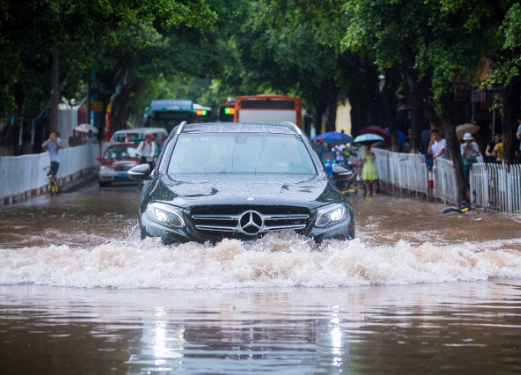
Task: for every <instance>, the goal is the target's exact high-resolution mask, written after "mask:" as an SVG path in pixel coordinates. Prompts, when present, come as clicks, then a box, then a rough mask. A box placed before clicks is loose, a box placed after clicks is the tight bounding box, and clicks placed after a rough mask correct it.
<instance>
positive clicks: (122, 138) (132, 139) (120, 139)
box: [114, 133, 145, 142]
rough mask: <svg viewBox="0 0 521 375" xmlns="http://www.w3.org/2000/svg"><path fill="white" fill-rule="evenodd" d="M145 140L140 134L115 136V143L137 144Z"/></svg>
mask: <svg viewBox="0 0 521 375" xmlns="http://www.w3.org/2000/svg"><path fill="white" fill-rule="evenodd" d="M144 139H145V135H144V134H142V133H119V134H116V137H115V139H114V140H115V141H116V142H138V141H142V140H144Z"/></svg>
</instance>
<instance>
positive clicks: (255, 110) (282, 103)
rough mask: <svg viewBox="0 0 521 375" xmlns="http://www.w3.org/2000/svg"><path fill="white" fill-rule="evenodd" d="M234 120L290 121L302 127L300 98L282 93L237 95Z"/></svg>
mask: <svg viewBox="0 0 521 375" xmlns="http://www.w3.org/2000/svg"><path fill="white" fill-rule="evenodd" d="M233 121H234V122H272V123H281V122H284V121H290V122H292V123H294V124H295V125H297V126H298V127H299V128H300V129H302V106H301V104H300V99H298V98H292V97H290V96H284V95H264V94H263V95H255V96H239V97H237V99H236V100H235V114H234V119H233Z"/></svg>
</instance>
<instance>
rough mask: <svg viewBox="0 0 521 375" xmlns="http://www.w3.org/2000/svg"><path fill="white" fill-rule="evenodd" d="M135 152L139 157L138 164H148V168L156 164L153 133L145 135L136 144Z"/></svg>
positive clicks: (151, 168) (155, 147)
mask: <svg viewBox="0 0 521 375" xmlns="http://www.w3.org/2000/svg"><path fill="white" fill-rule="evenodd" d="M137 153H138V155H139V156H140V157H141V159H140V161H139V164H148V165H150V170H153V169H154V168H155V166H156V158H157V145H156V144H155V142H154V135H152V134H147V135H145V140H144V141H142V142H141V143H140V144H139V146H137Z"/></svg>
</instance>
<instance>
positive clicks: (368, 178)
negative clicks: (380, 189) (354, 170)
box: [362, 145, 378, 195]
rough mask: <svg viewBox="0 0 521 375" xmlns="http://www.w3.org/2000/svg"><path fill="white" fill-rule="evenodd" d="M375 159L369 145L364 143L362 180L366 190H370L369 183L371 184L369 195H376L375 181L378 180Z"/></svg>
mask: <svg viewBox="0 0 521 375" xmlns="http://www.w3.org/2000/svg"><path fill="white" fill-rule="evenodd" d="M375 159H376V155H375V154H374V152H372V151H371V145H366V146H365V153H364V156H363V157H362V162H363V163H364V166H363V167H362V180H364V183H365V186H366V188H367V191H370V190H369V185H370V184H372V185H373V190H372V192H371V193H370V194H371V195H376V181H378V172H377V171H376V167H375V165H374V161H375Z"/></svg>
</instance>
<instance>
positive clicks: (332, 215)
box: [315, 204, 349, 228]
mask: <svg viewBox="0 0 521 375" xmlns="http://www.w3.org/2000/svg"><path fill="white" fill-rule="evenodd" d="M348 218H349V213H348V210H347V209H346V207H345V206H344V205H342V204H330V205H328V206H325V207H321V208H319V209H318V210H317V220H316V221H315V226H316V227H318V228H325V227H329V226H331V225H335V224H338V223H341V222H342V221H344V220H346V219H348Z"/></svg>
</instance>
